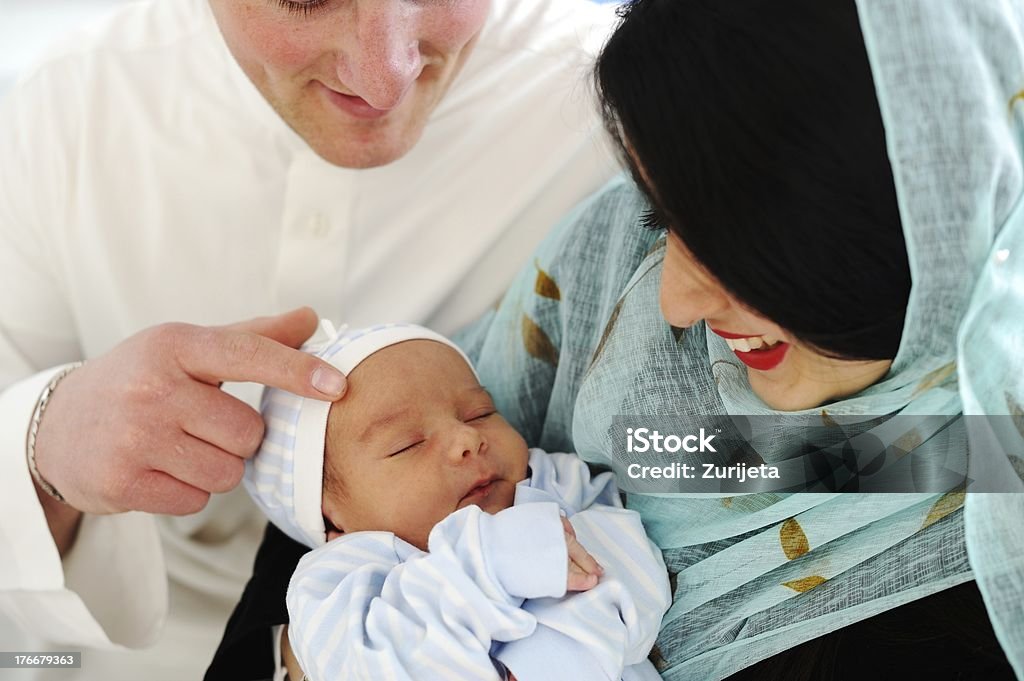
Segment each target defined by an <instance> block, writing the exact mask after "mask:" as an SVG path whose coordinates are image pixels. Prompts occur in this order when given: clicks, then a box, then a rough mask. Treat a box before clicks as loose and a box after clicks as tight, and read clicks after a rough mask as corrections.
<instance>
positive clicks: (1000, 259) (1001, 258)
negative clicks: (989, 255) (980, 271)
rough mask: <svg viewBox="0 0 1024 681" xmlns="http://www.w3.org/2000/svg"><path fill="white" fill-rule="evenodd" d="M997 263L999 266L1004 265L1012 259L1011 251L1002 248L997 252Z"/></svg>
mask: <svg viewBox="0 0 1024 681" xmlns="http://www.w3.org/2000/svg"><path fill="white" fill-rule="evenodd" d="M994 259H995V261H996V264H997V265H1002V264H1003V263H1004V262H1006V261H1007V260H1009V259H1010V249H1008V248H1000V249H999V250H998V251H996V255H995V258H994Z"/></svg>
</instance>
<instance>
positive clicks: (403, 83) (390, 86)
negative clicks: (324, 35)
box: [338, 0, 423, 109]
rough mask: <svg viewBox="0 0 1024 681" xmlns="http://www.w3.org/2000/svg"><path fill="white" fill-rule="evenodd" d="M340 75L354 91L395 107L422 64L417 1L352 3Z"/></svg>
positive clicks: (373, 103) (372, 102)
mask: <svg viewBox="0 0 1024 681" xmlns="http://www.w3.org/2000/svg"><path fill="white" fill-rule="evenodd" d="M353 7H354V12H353V13H352V14H350V15H349V20H350V21H352V22H354V24H353V25H354V27H355V30H354V31H353V32H350V33H348V36H349V41H350V44H349V45H344V46H343V47H342V51H341V55H342V56H341V58H340V63H339V64H338V76H339V78H340V79H341V82H342V83H344V84H345V85H346V86H348V87H349V88H350V89H351V90H352V91H353V93H354V94H355V95H357V96H359V97H362V98H363V99H364V100H366V102H367V103H368V104H369V105H370V106H372V107H374V108H376V109H392V108H394V107H396V106H398V104H399V103H400V102H401V101H402V98H403V97H404V96H405V93H406V92H408V90H409V88H410V86H412V84H413V83H414V82H415V81H416V79H417V78H418V77H419V75H420V72H421V71H422V69H423V59H422V55H421V54H420V41H419V36H418V33H419V22H420V11H421V9H422V8H420V7H418V3H410V2H405V1H404V0H372V1H367V0H362V1H359V0H357V2H355V3H353Z"/></svg>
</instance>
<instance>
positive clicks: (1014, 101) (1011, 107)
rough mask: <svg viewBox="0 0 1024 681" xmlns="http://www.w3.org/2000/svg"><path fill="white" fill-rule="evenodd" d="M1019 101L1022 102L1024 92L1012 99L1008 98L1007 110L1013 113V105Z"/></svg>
mask: <svg viewBox="0 0 1024 681" xmlns="http://www.w3.org/2000/svg"><path fill="white" fill-rule="evenodd" d="M1020 101H1024V90H1021V91H1020V92H1018V93H1017V94H1015V95H1014V96H1013V97H1010V103H1009V104H1008V105H1007V109H1009V111H1010V113H1013V105H1014V104H1016V103H1017V102H1020Z"/></svg>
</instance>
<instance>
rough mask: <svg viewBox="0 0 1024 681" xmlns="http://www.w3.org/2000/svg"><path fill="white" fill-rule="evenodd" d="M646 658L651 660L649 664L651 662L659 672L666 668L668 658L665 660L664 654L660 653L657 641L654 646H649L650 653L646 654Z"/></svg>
mask: <svg viewBox="0 0 1024 681" xmlns="http://www.w3.org/2000/svg"><path fill="white" fill-rule="evenodd" d="M647 659H648V660H650V661H651V664H653V665H654V668H655V669H657V670H658V671H659V672H663V671H665V670H666V669H668V660H666V659H665V656H664V655H662V654H661V648H659V647H658V644H657V643H655V644H654V647H653V648H651V653H650V655H648V656H647Z"/></svg>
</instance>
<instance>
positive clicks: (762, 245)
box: [595, 0, 910, 359]
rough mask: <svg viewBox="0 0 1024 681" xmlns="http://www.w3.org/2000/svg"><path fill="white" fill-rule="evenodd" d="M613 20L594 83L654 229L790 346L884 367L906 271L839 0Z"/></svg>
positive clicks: (664, 8) (859, 40)
mask: <svg viewBox="0 0 1024 681" xmlns="http://www.w3.org/2000/svg"><path fill="white" fill-rule="evenodd" d="M620 15H621V16H622V22H621V24H620V26H619V28H618V29H617V30H616V31H615V33H614V35H613V36H612V37H611V38H610V40H609V42H608V44H607V45H606V46H605V48H604V51H603V52H602V54H601V56H600V57H599V59H598V63H597V66H596V72H595V75H596V80H597V88H598V91H599V93H600V97H601V101H602V108H603V114H604V119H605V127H606V128H607V129H608V132H609V133H610V134H611V135H612V137H613V138H614V139H615V141H616V142H617V143H618V146H619V148H620V151H621V152H622V154H623V156H624V160H625V162H626V164H627V165H628V167H629V168H630V170H631V171H632V174H633V177H634V179H635V180H636V182H637V184H638V185H639V186H640V187H641V188H642V189H643V190H644V191H645V193H646V194H647V196H648V199H649V200H650V202H651V204H652V206H653V207H654V208H655V211H656V213H657V214H658V215H659V217H660V219H661V221H663V226H665V227H667V228H669V229H671V230H672V231H673V232H674V233H675V234H677V235H678V236H679V237H680V238H681V239H682V241H683V243H684V244H685V245H686V247H687V248H688V250H689V251H690V252H691V253H692V254H693V255H694V257H695V258H696V259H697V260H698V261H699V262H700V263H701V264H702V265H703V266H704V267H705V268H706V269H707V270H708V271H709V272H710V273H711V274H712V275H713V276H714V277H715V278H716V279H717V280H718V281H719V282H720V283H721V284H722V286H724V287H725V289H726V290H728V291H729V292H730V293H731V294H732V295H733V296H735V297H736V298H737V299H738V300H739V301H741V302H742V303H743V304H744V305H746V306H748V307H750V308H751V309H753V310H754V311H756V312H758V313H760V314H761V315H763V316H764V317H766V318H768V319H770V320H772V321H773V322H775V323H776V324H778V325H779V326H781V327H782V328H784V329H785V330H787V331H788V332H790V333H792V334H793V335H794V336H796V337H797V338H799V339H800V340H801V341H803V342H805V343H807V344H809V345H810V346H812V347H815V348H817V349H818V350H820V351H821V352H823V353H825V354H828V355H830V356H834V357H842V358H848V359H892V358H894V357H895V356H896V351H897V349H898V348H899V343H900V337H901V335H902V331H903V323H904V318H905V315H906V307H907V300H908V298H909V295H910V265H909V262H908V259H907V252H906V244H905V242H904V238H903V231H902V226H901V223H900V217H899V210H898V206H897V199H896V188H895V184H894V182H893V176H892V170H891V168H890V165H889V160H888V155H887V152H886V144H885V131H884V130H883V127H882V116H881V112H880V110H879V106H878V100H877V97H876V95H875V89H874V81H873V79H872V76H871V68H870V65H869V63H868V57H867V53H866V50H865V46H864V40H863V37H862V35H861V32H860V25H859V22H858V18H857V10H856V7H855V6H854V3H853V0H785V2H777V1H774V0H634V1H633V2H630V3H629V4H627V5H624V6H623V7H622V8H621V9H620ZM641 168H642V169H643V170H642V172H641V170H640V169H641Z"/></svg>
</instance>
